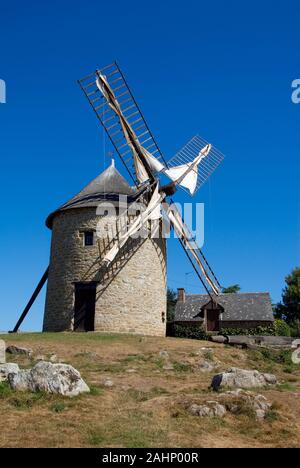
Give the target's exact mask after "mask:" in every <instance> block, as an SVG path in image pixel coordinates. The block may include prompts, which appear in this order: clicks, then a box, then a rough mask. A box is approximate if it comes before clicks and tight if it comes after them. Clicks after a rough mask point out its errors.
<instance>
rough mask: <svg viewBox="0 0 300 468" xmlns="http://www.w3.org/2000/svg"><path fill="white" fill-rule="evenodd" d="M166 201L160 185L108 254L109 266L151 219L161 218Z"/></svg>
mask: <svg viewBox="0 0 300 468" xmlns="http://www.w3.org/2000/svg"><path fill="white" fill-rule="evenodd" d="M163 199H164V194H160V193H159V191H158V184H157V186H156V188H155V190H154V192H153V195H152V197H151V199H150V202H149V204H148V206H147V208H146V209H145V211H143V212H142V213H141V214H140V215H139V216H138V217H137V218H136V219H135V220H134V222H133V223H132V224H131V225H129V227H128V229H127V230H126V232H124V233H122V234H121V235H120V237H119V239H118V240H116V243H115V244H114V245H113V247H112V248H111V249H110V250H109V251H108V252H107V254H106V255H105V257H104V258H103V261H104V262H106V263H107V264H109V263H111V262H112V261H113V260H114V259H115V257H116V255H117V254H118V252H119V251H120V249H121V248H122V247H123V246H124V245H125V244H126V242H127V240H128V239H129V237H134V235H135V234H136V233H137V232H138V231H139V230H140V229H142V228H143V227H144V226H145V225H146V223H147V221H148V220H149V219H151V220H156V219H159V218H161V202H162V201H163Z"/></svg>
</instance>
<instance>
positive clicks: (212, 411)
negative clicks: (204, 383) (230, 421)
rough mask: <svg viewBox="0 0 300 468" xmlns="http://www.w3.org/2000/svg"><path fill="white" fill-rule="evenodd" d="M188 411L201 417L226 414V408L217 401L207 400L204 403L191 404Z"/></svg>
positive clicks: (221, 416) (219, 416) (218, 416)
mask: <svg viewBox="0 0 300 468" xmlns="http://www.w3.org/2000/svg"><path fill="white" fill-rule="evenodd" d="M188 411H189V412H190V413H191V414H192V415H194V416H200V418H203V417H206V416H208V417H210V418H213V417H217V418H223V417H224V416H225V414H226V408H225V406H223V405H220V403H218V402H217V401H207V402H206V403H205V405H196V404H193V405H191V406H190V407H189V409H188Z"/></svg>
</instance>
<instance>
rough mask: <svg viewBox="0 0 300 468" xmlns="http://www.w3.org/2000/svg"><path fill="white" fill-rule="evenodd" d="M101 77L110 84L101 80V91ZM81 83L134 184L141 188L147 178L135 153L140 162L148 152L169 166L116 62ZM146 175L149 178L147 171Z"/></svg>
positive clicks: (154, 163) (155, 163)
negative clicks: (119, 112) (121, 117)
mask: <svg viewBox="0 0 300 468" xmlns="http://www.w3.org/2000/svg"><path fill="white" fill-rule="evenodd" d="M99 74H101V75H102V76H104V75H105V82H106V84H107V85H108V86H106V85H105V83H103V81H102V80H101V81H100V83H99V82H98V85H100V84H101V86H102V89H101V86H100V89H99V86H98V85H97V84H96V82H97V79H98V78H99ZM78 82H79V85H80V87H81V89H82V90H83V92H84V94H85V96H86V97H87V99H88V101H89V103H90V105H91V106H92V108H93V110H94V112H95V114H96V116H97V118H98V120H99V121H100V123H101V124H102V125H103V127H104V128H105V131H106V133H107V135H108V137H109V139H110V141H111V143H112V144H113V146H114V148H115V150H116V151H117V154H118V155H119V157H120V159H121V161H122V163H123V164H124V166H125V167H126V170H127V172H128V174H129V176H130V178H131V180H132V181H133V182H134V184H135V185H137V186H138V185H139V184H140V181H143V180H145V179H146V173H145V169H144V167H143V166H145V164H141V163H140V161H138V160H137V159H136V152H138V156H139V159H142V160H143V155H144V154H148V153H149V154H150V155H151V156H153V157H155V159H156V161H159V162H160V163H163V164H164V166H166V167H167V163H166V161H165V159H164V157H163V154H162V152H161V150H160V148H159V146H158V144H157V142H156V140H155V139H154V136H153V134H152V132H151V130H150V128H149V126H148V124H147V122H146V120H145V118H144V116H143V114H142V112H141V110H140V108H139V106H138V104H137V102H136V100H135V98H134V96H133V94H132V92H131V90H130V88H129V86H128V84H127V82H126V80H125V78H124V75H123V73H122V72H121V70H120V68H119V66H118V64H117V63H116V62H114V63H112V64H110V65H107V66H105V67H102V68H101V69H99V70H97V72H94V73H91V74H90V75H88V76H86V77H84V78H82V79H80V80H79V81H78ZM108 87H109V89H108ZM111 92H112V94H113V95H112V94H111ZM114 99H115V100H116V101H117V104H118V107H116V105H115V104H116V103H115V101H114ZM117 110H121V112H122V114H123V116H124V117H125V119H126V122H127V124H128V125H129V126H130V129H131V130H132V132H134V135H135V136H136V137H137V139H138V142H139V144H140V147H138V148H136V141H135V140H134V135H133V134H131V132H130V131H129V132H128V130H129V128H128V126H126V125H125V127H124V126H122V123H121V120H120V117H119V115H118V113H117V112H116V111H117ZM125 129H126V132H125ZM125 133H126V134H125ZM132 138H133V140H132ZM132 145H133V146H134V151H135V152H134V151H133V149H132ZM137 149H138V151H137ZM141 152H142V154H141ZM156 161H154V162H153V167H154V166H155V165H157V164H158V163H157V162H156ZM149 166H150V165H149ZM152 170H153V171H155V172H156V171H157V170H155V169H152ZM146 172H147V171H146ZM147 176H148V178H149V175H148V172H147Z"/></svg>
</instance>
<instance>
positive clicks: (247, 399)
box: [220, 388, 272, 419]
mask: <svg viewBox="0 0 300 468" xmlns="http://www.w3.org/2000/svg"><path fill="white" fill-rule="evenodd" d="M220 401H221V402H222V404H223V405H224V406H225V407H226V409H227V410H228V411H230V412H231V413H234V414H242V413H248V414H249V412H251V411H252V412H253V413H254V414H255V416H256V418H257V419H264V418H265V417H266V416H267V414H268V412H269V411H270V409H271V406H272V405H271V403H270V402H269V401H268V400H267V398H266V397H264V396H263V395H260V394H255V393H253V392H250V391H245V390H242V389H241V388H239V389H237V390H234V391H230V392H225V393H223V394H222V396H221V398H220Z"/></svg>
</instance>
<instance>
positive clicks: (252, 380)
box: [211, 367, 277, 391]
mask: <svg viewBox="0 0 300 468" xmlns="http://www.w3.org/2000/svg"><path fill="white" fill-rule="evenodd" d="M276 384H277V379H276V377H275V375H273V374H262V373H260V372H258V371H257V370H245V369H239V368H237V367H232V368H231V369H228V370H227V371H226V372H223V373H221V374H217V375H215V376H214V377H213V379H212V383H211V387H212V388H213V390H215V391H217V390H218V389H219V388H220V387H221V386H223V387H231V388H255V387H256V388H257V387H264V386H266V385H276Z"/></svg>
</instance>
